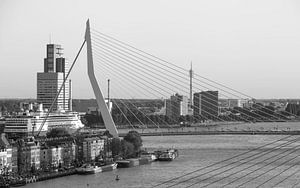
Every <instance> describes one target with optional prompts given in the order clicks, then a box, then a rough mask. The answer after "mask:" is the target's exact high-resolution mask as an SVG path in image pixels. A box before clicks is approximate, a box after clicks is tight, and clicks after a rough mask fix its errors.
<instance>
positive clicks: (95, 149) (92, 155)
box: [77, 137, 105, 162]
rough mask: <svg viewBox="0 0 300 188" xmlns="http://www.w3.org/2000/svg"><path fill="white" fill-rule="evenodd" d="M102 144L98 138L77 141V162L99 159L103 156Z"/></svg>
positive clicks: (102, 140)
mask: <svg viewBox="0 0 300 188" xmlns="http://www.w3.org/2000/svg"><path fill="white" fill-rule="evenodd" d="M104 142H105V140H104V139H102V138H99V137H89V138H80V139H78V142H77V147H78V160H79V161H83V162H89V161H94V160H96V159H101V158H102V157H103V156H104Z"/></svg>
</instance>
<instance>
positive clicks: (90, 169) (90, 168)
mask: <svg viewBox="0 0 300 188" xmlns="http://www.w3.org/2000/svg"><path fill="white" fill-rule="evenodd" d="M115 169H117V163H112V164H108V165H102V166H97V165H91V164H84V165H82V166H81V167H79V168H76V172H77V173H78V174H96V173H99V172H107V171H113V170H115Z"/></svg>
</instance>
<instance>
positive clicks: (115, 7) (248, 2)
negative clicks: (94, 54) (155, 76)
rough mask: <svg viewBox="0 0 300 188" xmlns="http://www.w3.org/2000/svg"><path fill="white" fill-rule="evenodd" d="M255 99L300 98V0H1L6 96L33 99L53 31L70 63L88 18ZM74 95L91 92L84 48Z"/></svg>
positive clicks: (1, 71) (0, 85)
mask: <svg viewBox="0 0 300 188" xmlns="http://www.w3.org/2000/svg"><path fill="white" fill-rule="evenodd" d="M87 18H90V20H91V24H92V25H93V26H94V28H96V29H97V30H100V31H102V32H103V33H106V34H109V35H111V36H115V37H116V38H118V39H120V40H122V41H126V42H128V43H130V44H132V45H134V46H136V47H138V48H140V49H143V50H145V51H147V52H150V53H152V54H154V55H156V56H158V57H161V58H163V59H166V60H168V61H170V62H172V63H174V64H176V65H178V66H181V67H184V68H187V69H188V68H189V64H190V61H193V66H194V71H195V72H196V73H197V74H200V75H203V76H205V77H208V78H210V79H212V80H216V81H219V82H221V83H223V84H225V85H227V86H230V87H232V88H235V89H236V90H239V91H242V92H244V93H247V94H249V95H251V96H254V97H256V98H300V84H299V81H300V65H299V63H300V53H299V51H300V2H299V1H296V0H295V1H289V0H266V1H264V0H231V1H229V0H185V1H184V0H148V1H144V0H119V1H115V0H110V1H102V0H95V1H88V0H82V1H79V0H51V1H50V0H47V1H46V0H26V1H23V0H0V98H16V97H17V98H25V97H26V98H35V97H36V73H37V72H42V71H43V58H44V57H45V55H46V49H45V45H46V44H47V43H48V42H49V35H51V40H52V42H53V43H58V44H62V45H63V47H64V49H65V50H64V52H65V57H66V58H68V59H69V61H72V60H73V58H74V57H75V55H76V53H77V51H78V49H79V47H80V45H81V43H82V42H83V37H84V30H85V22H86V20H87ZM71 79H72V80H73V97H74V98H91V97H93V93H92V89H91V87H90V84H89V82H88V77H87V74H86V57H85V53H83V54H81V56H80V58H79V60H78V62H77V65H76V67H75V69H74V72H73V73H72V74H71Z"/></svg>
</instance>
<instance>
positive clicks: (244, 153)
mask: <svg viewBox="0 0 300 188" xmlns="http://www.w3.org/2000/svg"><path fill="white" fill-rule="evenodd" d="M292 136H294V135H289V136H286V137H283V138H281V139H278V140H275V141H273V142H270V143H268V144H264V145H262V146H259V147H256V148H254V149H251V150H248V151H246V152H243V153H240V154H237V155H235V156H233V157H230V158H228V159H225V160H222V161H219V162H216V163H213V164H210V165H206V166H205V167H202V168H199V169H196V170H193V171H191V172H188V173H185V174H183V175H180V176H177V177H175V178H171V179H169V180H166V181H164V182H162V183H159V184H157V185H155V186H153V187H158V186H161V185H164V184H167V183H170V182H172V181H174V180H178V179H179V178H183V177H186V176H188V175H191V174H194V173H196V172H200V171H202V170H206V169H208V168H211V167H214V166H216V165H219V164H222V163H224V162H227V161H230V160H232V159H236V158H238V157H241V156H243V155H246V154H248V153H251V152H253V151H257V150H259V149H262V148H264V147H266V146H270V145H272V144H276V143H277V142H281V141H284V140H285V139H288V138H290V137H292Z"/></svg>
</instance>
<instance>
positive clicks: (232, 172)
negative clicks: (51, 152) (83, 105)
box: [41, 21, 300, 187]
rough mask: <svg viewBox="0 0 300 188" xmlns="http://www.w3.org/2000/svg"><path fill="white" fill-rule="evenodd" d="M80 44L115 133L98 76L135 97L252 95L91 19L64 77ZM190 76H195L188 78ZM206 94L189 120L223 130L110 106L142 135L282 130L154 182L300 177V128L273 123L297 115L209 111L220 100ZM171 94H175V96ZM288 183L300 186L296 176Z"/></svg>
mask: <svg viewBox="0 0 300 188" xmlns="http://www.w3.org/2000/svg"><path fill="white" fill-rule="evenodd" d="M84 46H86V50H87V65H88V76H89V79H90V82H91V85H92V88H93V91H94V94H95V97H96V101H97V104H98V107H99V110H100V113H101V115H102V118H103V121H104V125H105V127H106V129H107V130H108V131H109V133H110V134H111V135H112V136H113V137H115V138H117V137H119V136H121V135H122V133H121V131H122V130H121V129H117V126H116V125H115V123H114V120H113V118H112V116H111V114H110V112H109V110H108V109H109V108H108V106H107V105H106V103H105V100H104V95H103V93H102V90H101V88H100V87H99V84H98V80H97V78H96V76H97V77H98V79H99V80H100V83H101V80H102V85H103V83H105V82H106V80H107V78H109V79H111V80H113V86H112V87H111V88H110V91H111V92H110V94H111V96H120V95H121V96H122V95H124V96H125V95H126V96H131V97H134V96H137V95H138V96H142V97H143V98H144V99H146V98H148V99H161V98H165V99H166V98H169V97H170V96H172V95H173V94H174V93H181V94H183V95H186V96H188V95H190V98H191V93H195V92H201V91H207V90H210V91H218V95H219V96H220V97H222V98H226V99H233V98H234V99H241V100H252V101H253V100H255V99H254V98H253V97H251V96H249V95H247V94H244V93H243V92H240V91H237V90H235V89H232V88H230V87H228V86H225V85H223V84H221V83H218V82H216V81H213V80H211V79H208V78H206V77H203V76H201V75H198V74H193V72H192V71H190V74H188V73H189V72H188V70H186V69H184V68H181V67H179V66H177V65H175V64H173V63H171V62H168V61H165V60H163V59H161V58H159V57H157V56H155V55H152V54H150V53H147V52H145V51H143V50H140V49H138V48H136V47H134V46H132V45H130V44H128V43H125V42H123V41H120V40H118V39H116V38H114V37H111V36H109V35H107V34H104V33H102V32H100V31H97V30H95V29H93V28H91V27H90V23H89V21H87V23H86V32H85V37H84V41H83V43H82V45H81V47H80V49H79V52H78V54H77V55H76V57H75V59H74V61H73V64H72V66H71V68H70V70H69V72H68V74H67V78H68V76H69V74H70V72H71V71H72V68H73V66H74V65H75V62H76V60H77V58H78V56H79V55H80V53H81V51H82V49H83V48H84ZM95 70H97V71H99V74H95ZM191 77H192V78H193V81H191ZM67 78H66V79H65V80H67ZM103 81H105V82H103ZM191 85H193V87H191ZM209 95H210V93H208V94H207V96H206V97H205V98H203V99H202V102H203V103H205V104H206V105H207V106H206V107H205V108H203V107H202V108H201V109H197V108H200V106H195V105H193V110H201V111H202V112H203V111H204V112H205V114H206V116H201V115H199V116H194V117H193V118H194V119H193V121H194V122H203V121H205V122H208V121H211V120H213V122H217V123H218V124H222V125H228V126H227V127H229V128H226V129H225V130H221V131H220V130H214V129H213V128H212V129H213V130H212V131H211V130H209V126H208V127H204V128H203V127H202V128H201V127H200V126H192V127H179V126H178V125H176V123H174V122H178V119H172V117H169V118H168V119H166V118H165V117H163V116H155V117H154V116H151V115H149V114H147V113H145V112H144V111H143V110H142V109H141V108H140V107H138V106H137V105H136V104H134V103H133V102H132V100H129V99H126V98H124V99H114V98H113V97H112V98H111V101H112V102H113V104H114V105H115V106H114V108H117V109H118V110H119V112H120V114H122V117H120V118H123V119H124V120H125V121H127V124H128V125H129V127H130V129H132V130H137V131H139V132H141V133H142V135H176V134H197V133H200V132H201V133H202V134H210V133H213V134H216V133H218V132H225V133H228V134H235V133H237V134H242V133H245V132H246V133H253V134H260V133H264V134H267V133H270V132H271V133H272V134H285V135H284V136H281V137H280V139H277V140H273V141H270V142H268V143H265V144H264V145H260V146H258V147H255V148H251V149H245V151H244V152H242V153H239V154H237V155H235V156H232V157H230V158H227V159H224V160H221V161H219V162H216V163H212V164H208V165H207V166H201V167H195V168H194V170H191V171H189V172H183V173H181V175H178V176H177V177H174V178H172V179H163V178H162V179H161V181H160V183H158V184H156V185H153V186H152V187H282V185H286V184H284V183H286V182H288V181H289V179H290V178H298V177H299V176H300V166H299V165H300V159H299V153H300V150H299V149H300V137H299V136H298V132H297V131H291V130H289V129H285V128H287V126H285V125H284V126H283V127H282V128H280V129H281V131H279V130H278V126H277V127H276V125H277V124H284V123H285V122H289V121H290V119H289V118H287V117H291V116H293V117H295V118H296V119H297V118H298V117H297V116H295V115H294V114H290V113H288V112H285V114H283V113H280V112H279V111H276V110H272V109H270V108H264V107H262V106H258V105H253V106H252V107H251V111H245V110H243V109H242V108H237V109H235V113H236V114H238V116H237V115H236V114H235V115H232V114H229V115H226V116H225V115H224V116H221V115H219V114H215V113H213V109H215V108H218V104H216V103H215V102H214V101H213V100H212V98H213V96H211V97H210V96H209ZM211 95H212V94H211ZM174 97H175V98H176V97H179V96H178V95H174ZM170 105H171V107H172V105H173V104H172V103H170ZM174 108H175V107H174ZM125 110H126V112H125ZM50 111H51V107H50V110H49V112H50ZM128 114H129V115H128ZM254 122H259V123H266V122H267V123H266V124H268V125H271V126H270V127H269V129H268V128H265V127H263V124H262V125H261V127H258V128H257V129H253V128H252V127H253V126H254V125H255V124H257V123H254ZM293 123H294V125H295V126H297V125H298V124H299V123H298V122H293ZM240 124H248V125H249V127H250V128H246V129H245V130H236V127H239V125H240ZM41 127H42V126H41ZM284 127H285V128H284ZM127 131H128V129H127ZM210 131H211V132H210ZM258 179H260V181H258ZM298 179H299V178H298ZM290 187H300V180H299V181H298V182H296V183H294V184H292V185H290Z"/></svg>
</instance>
